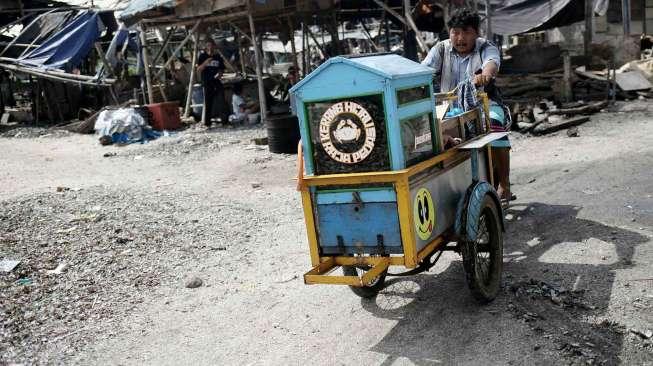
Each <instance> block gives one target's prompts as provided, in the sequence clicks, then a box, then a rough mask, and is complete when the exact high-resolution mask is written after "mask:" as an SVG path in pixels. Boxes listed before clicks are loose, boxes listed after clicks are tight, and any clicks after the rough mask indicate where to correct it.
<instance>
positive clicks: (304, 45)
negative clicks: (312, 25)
mask: <svg viewBox="0 0 653 366" xmlns="http://www.w3.org/2000/svg"><path fill="white" fill-rule="evenodd" d="M307 51H308V44H307V42H306V24H305V23H304V22H302V76H306V74H307V73H308V66H307V62H306V52H307Z"/></svg>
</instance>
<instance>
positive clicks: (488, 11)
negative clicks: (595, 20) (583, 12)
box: [485, 0, 591, 41]
mask: <svg viewBox="0 0 653 366" xmlns="http://www.w3.org/2000/svg"><path fill="white" fill-rule="evenodd" d="M588 1H589V2H590V3H591V1H590V0H588ZM492 37H493V34H492V6H491V4H490V0H485V39H488V40H490V41H491V40H492Z"/></svg>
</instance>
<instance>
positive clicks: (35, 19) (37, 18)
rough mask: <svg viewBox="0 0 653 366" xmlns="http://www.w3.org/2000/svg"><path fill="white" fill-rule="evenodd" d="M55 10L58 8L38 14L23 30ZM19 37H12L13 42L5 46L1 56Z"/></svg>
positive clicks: (0, 53) (0, 54)
mask: <svg viewBox="0 0 653 366" xmlns="http://www.w3.org/2000/svg"><path fill="white" fill-rule="evenodd" d="M55 10H57V9H53V10H50V11H49V12H47V13H44V14H41V15H40V16H37V17H36V18H34V20H32V21H31V22H30V23H29V24H28V25H27V27H25V28H23V31H24V30H26V29H29V28H30V27H31V26H32V25H34V24H36V22H37V20H39V18H41V16H43V15H46V14H50V13H52V12H54V11H55ZM18 38H19V37H14V39H12V40H11V42H9V44H8V45H7V47H5V48H4V49H3V50H2V52H0V56H2V55H4V54H5V52H7V50H8V49H9V47H11V46H13V45H14V43H16V42H17V41H18Z"/></svg>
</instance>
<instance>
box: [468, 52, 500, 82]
mask: <svg viewBox="0 0 653 366" xmlns="http://www.w3.org/2000/svg"><path fill="white" fill-rule="evenodd" d="M481 58H482V60H483V66H482V71H481V74H480V75H476V76H474V83H475V84H476V85H483V86H485V85H487V84H489V83H490V81H492V79H493V78H495V77H496V76H497V74H498V73H499V65H500V63H501V54H500V53H499V49H498V48H497V46H495V45H494V44H492V43H490V42H488V43H487V44H486V46H485V48H484V49H483V51H482V52H481Z"/></svg>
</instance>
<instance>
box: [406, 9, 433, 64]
mask: <svg viewBox="0 0 653 366" xmlns="http://www.w3.org/2000/svg"><path fill="white" fill-rule="evenodd" d="M404 16H405V17H406V22H408V26H409V27H410V28H411V29H412V30H413V32H415V39H417V44H418V45H419V48H420V49H421V50H422V54H423V55H424V56H426V54H427V53H429V48H428V47H427V46H426V42H424V40H423V39H422V32H420V31H419V29H417V25H416V24H415V21H414V20H413V16H412V15H411V11H410V0H404Z"/></svg>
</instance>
